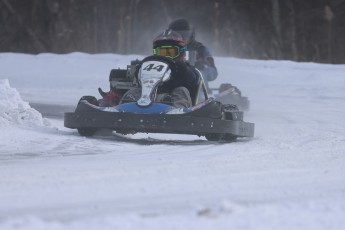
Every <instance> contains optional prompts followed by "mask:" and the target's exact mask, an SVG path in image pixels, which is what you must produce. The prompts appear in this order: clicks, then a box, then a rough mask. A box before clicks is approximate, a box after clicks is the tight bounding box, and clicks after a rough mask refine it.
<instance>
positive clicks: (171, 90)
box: [120, 29, 200, 108]
mask: <svg viewBox="0 0 345 230" xmlns="http://www.w3.org/2000/svg"><path fill="white" fill-rule="evenodd" d="M186 50H187V46H186V41H185V40H184V39H183V38H182V36H181V35H180V34H178V33H176V32H174V31H172V30H169V29H168V30H165V31H164V32H163V33H162V34H160V35H158V37H156V38H155V39H154V41H153V55H154V56H163V57H166V58H169V59H171V60H173V61H174V65H173V66H172V73H171V74H172V77H171V79H170V80H168V81H167V82H164V84H163V85H162V86H160V87H159V89H158V95H157V97H156V101H158V102H162V103H169V104H172V105H173V106H175V107H177V108H188V107H191V106H192V105H193V103H192V99H191V95H190V92H191V91H192V90H193V89H195V88H197V87H198V85H199V80H200V77H199V74H198V72H197V70H196V68H195V67H193V66H191V65H190V64H189V63H188V62H186V60H185V57H186ZM139 68H140V66H139ZM140 96H141V88H133V89H130V90H129V91H127V92H126V93H125V95H124V96H123V98H122V99H121V102H122V103H124V102H128V101H137V100H138V99H139V98H140ZM121 102H120V103H121Z"/></svg>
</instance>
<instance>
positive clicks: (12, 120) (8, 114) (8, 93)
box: [0, 79, 49, 127]
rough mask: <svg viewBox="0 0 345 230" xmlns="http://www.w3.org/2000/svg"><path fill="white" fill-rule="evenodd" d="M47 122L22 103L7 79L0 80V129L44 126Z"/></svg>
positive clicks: (25, 103)
mask: <svg viewBox="0 0 345 230" xmlns="http://www.w3.org/2000/svg"><path fill="white" fill-rule="evenodd" d="M48 124H49V122H48V121H47V120H46V119H43V117H42V115H41V114H40V113H39V112H38V111H36V110H35V109H33V108H31V107H30V105H29V103H27V102H25V101H23V100H22V99H21V97H20V95H19V93H18V91H17V90H16V89H14V88H11V87H10V84H9V81H8V79H3V80H1V79H0V127H4V126H8V125H25V126H44V125H48Z"/></svg>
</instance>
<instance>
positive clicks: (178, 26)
mask: <svg viewBox="0 0 345 230" xmlns="http://www.w3.org/2000/svg"><path fill="white" fill-rule="evenodd" d="M169 29H171V30H173V31H176V32H178V33H179V34H181V36H182V37H183V39H184V40H185V41H187V43H190V42H191V41H193V40H194V38H195V30H194V27H193V25H192V24H190V23H189V22H188V21H187V20H186V19H184V18H180V19H176V20H175V21H172V22H171V23H170V24H169Z"/></svg>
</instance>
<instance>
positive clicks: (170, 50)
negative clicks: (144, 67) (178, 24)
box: [153, 29, 187, 59]
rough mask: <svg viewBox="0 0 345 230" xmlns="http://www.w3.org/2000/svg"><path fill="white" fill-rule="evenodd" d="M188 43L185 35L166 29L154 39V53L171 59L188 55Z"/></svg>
mask: <svg viewBox="0 0 345 230" xmlns="http://www.w3.org/2000/svg"><path fill="white" fill-rule="evenodd" d="M186 51H187V45H186V41H185V40H184V39H183V37H182V36H181V35H180V34H179V33H177V32H174V31H172V30H169V29H168V30H165V31H164V32H163V33H161V34H159V35H158V36H157V37H156V38H155V39H154V40H153V54H154V55H159V56H164V57H168V58H171V59H182V58H184V57H185V56H186Z"/></svg>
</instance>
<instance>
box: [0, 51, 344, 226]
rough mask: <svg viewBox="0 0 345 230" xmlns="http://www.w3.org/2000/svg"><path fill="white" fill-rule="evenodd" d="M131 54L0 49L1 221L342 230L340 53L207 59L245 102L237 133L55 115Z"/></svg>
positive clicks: (6, 223)
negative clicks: (304, 58)
mask: <svg viewBox="0 0 345 230" xmlns="http://www.w3.org/2000/svg"><path fill="white" fill-rule="evenodd" d="M136 58H138V59H142V58H143V57H142V56H136V55H131V56H121V55H115V54H98V55H90V54H84V53H72V54H65V55H57V54H39V55H26V54H14V53H0V69H1V72H0V229H1V230H5V229H35V230H37V229H48V230H49V229H54V230H59V229H150V230H154V229H198V230H200V229H263V230H273V229H274V230H276V229H280V230H285V229H286V230H291V229H303V230H304V229H312V230H319V229H327V230H330V229H334V230H339V229H345V218H344V216H345V122H344V121H343V120H344V114H345V65H329V64H316V63H296V62H291V61H258V60H242V59H235V58H221V57H219V58H216V59H215V61H216V65H217V67H218V71H219V77H218V78H217V79H216V80H215V81H214V82H211V86H212V87H217V86H219V85H220V84H221V83H232V84H233V85H235V86H237V87H238V88H239V89H240V90H241V91H242V94H243V95H244V96H247V97H248V98H249V100H250V110H249V111H247V112H245V115H244V120H245V121H248V122H253V123H255V137H254V138H253V139H239V140H238V141H237V142H235V143H217V142H208V141H207V140H206V139H205V138H203V137H198V136H193V135H172V134H135V135H127V136H121V135H118V134H115V133H110V132H107V133H105V132H100V133H98V134H97V135H96V136H95V137H92V138H85V137H81V136H79V135H78V133H77V132H76V130H70V129H67V128H64V127H63V116H62V112H64V111H65V112H68V111H73V108H74V106H75V105H76V103H77V102H78V100H79V98H80V97H81V96H83V95H94V96H97V97H99V96H98V92H97V88H98V87H102V88H103V89H104V90H106V89H108V87H109V83H108V74H109V72H110V70H111V69H113V68H125V67H126V65H127V64H129V63H130V61H131V60H134V59H136ZM35 108H43V109H42V110H41V112H38V111H37V110H36V109H35ZM44 108H45V109H44ZM38 110H39V109H38ZM60 110H62V111H60Z"/></svg>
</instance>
